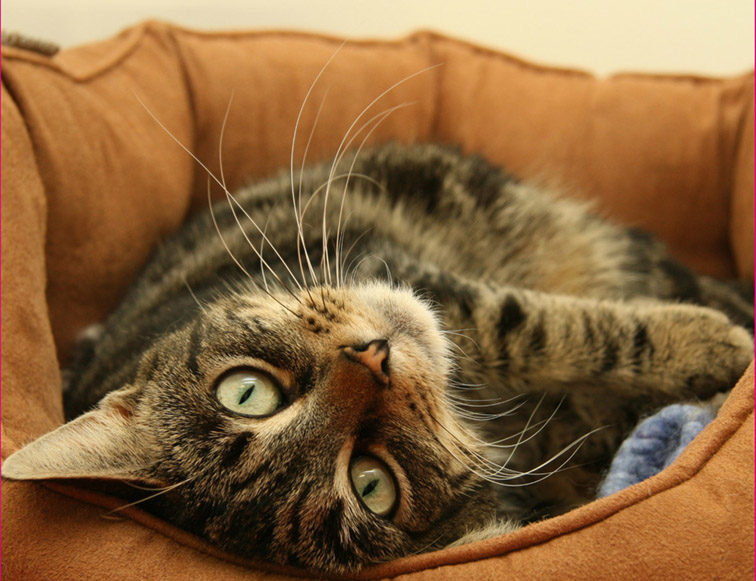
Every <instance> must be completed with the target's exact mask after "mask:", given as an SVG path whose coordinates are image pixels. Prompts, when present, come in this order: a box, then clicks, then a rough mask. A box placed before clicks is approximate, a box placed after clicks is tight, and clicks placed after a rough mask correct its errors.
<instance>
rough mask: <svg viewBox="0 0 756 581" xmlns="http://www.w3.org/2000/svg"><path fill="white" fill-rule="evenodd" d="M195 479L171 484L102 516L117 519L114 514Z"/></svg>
mask: <svg viewBox="0 0 756 581" xmlns="http://www.w3.org/2000/svg"><path fill="white" fill-rule="evenodd" d="M194 478H196V476H193V477H191V478H187V479H186V480H182V481H181V482H177V483H176V484H171V485H170V486H165V487H163V488H161V489H160V490H158V491H157V492H156V493H155V494H151V495H149V496H146V497H144V498H140V499H139V500H135V501H134V502H130V503H128V504H124V505H123V506H119V507H116V508H114V509H112V510H109V511H108V512H106V513H105V514H103V515H102V518H106V519H113V518H115V517H114V516H113V514H114V513H117V512H119V511H121V510H124V509H126V508H130V507H132V506H136V505H138V504H141V503H143V502H146V501H148V500H152V499H153V498H156V497H158V496H161V495H163V494H165V493H167V492H170V491H171V490H175V489H176V488H178V487H179V486H183V485H184V484H187V483H188V482H191V481H192V480H193V479H194ZM134 488H140V487H139V486H134ZM142 490H148V489H146V488H142Z"/></svg>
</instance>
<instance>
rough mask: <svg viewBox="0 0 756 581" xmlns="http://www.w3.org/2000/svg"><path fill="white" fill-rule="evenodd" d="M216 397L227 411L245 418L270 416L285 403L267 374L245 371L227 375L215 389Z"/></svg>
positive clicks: (251, 370) (250, 370)
mask: <svg viewBox="0 0 756 581" xmlns="http://www.w3.org/2000/svg"><path fill="white" fill-rule="evenodd" d="M215 397H217V398H218V401H219V402H220V403H221V404H222V405H223V406H224V407H225V408H227V409H229V410H231V411H232V412H236V413H238V414H242V415H245V416H253V417H259V416H268V415H270V414H272V413H273V412H274V411H276V410H277V409H278V408H279V407H280V406H281V402H282V401H283V394H282V393H281V390H280V389H279V387H278V386H277V385H276V384H275V382H274V381H273V380H272V379H271V378H270V377H268V376H267V375H266V374H264V373H262V372H259V371H255V370H253V369H243V370H239V371H234V372H233V373H229V374H228V375H225V376H224V377H223V378H222V379H221V380H220V382H219V383H218V387H217V388H216V389H215Z"/></svg>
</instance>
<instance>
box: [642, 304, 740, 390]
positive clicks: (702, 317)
mask: <svg viewBox="0 0 756 581" xmlns="http://www.w3.org/2000/svg"><path fill="white" fill-rule="evenodd" d="M658 314H660V315H661V316H660V317H658V319H657V320H656V322H655V323H656V324H655V325H654V331H655V332H654V334H655V335H656V338H657V341H656V349H657V353H656V359H657V361H658V362H660V363H661V364H664V365H665V368H666V372H667V373H668V374H669V375H668V377H669V379H670V382H671V383H670V388H671V391H677V390H680V391H681V393H682V394H683V395H686V396H689V397H699V398H700V397H711V396H712V395H713V394H715V393H716V392H719V391H724V390H727V389H730V388H731V387H733V386H734V385H735V383H736V382H737V380H738V379H739V378H740V376H741V375H742V374H743V372H744V371H745V369H746V368H747V367H748V365H749V364H750V363H751V361H752V360H753V356H754V342H753V338H752V336H751V334H750V333H748V331H746V330H745V329H744V328H743V327H740V326H739V325H735V324H733V323H731V322H730V320H729V319H728V318H727V316H725V315H724V314H722V313H721V312H719V311H715V310H713V309H708V308H705V307H695V306H688V305H675V306H667V307H665V308H663V310H662V312H661V313H658Z"/></svg>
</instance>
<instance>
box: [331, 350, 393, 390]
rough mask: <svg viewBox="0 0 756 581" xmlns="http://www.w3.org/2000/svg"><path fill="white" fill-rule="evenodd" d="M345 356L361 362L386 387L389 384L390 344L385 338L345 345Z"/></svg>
mask: <svg viewBox="0 0 756 581" xmlns="http://www.w3.org/2000/svg"><path fill="white" fill-rule="evenodd" d="M342 352H343V353H344V356H345V357H346V358H347V359H350V360H351V361H354V362H356V363H361V364H362V365H364V366H365V367H367V368H368V369H369V370H370V371H371V372H372V373H373V377H374V378H375V380H376V381H377V382H378V383H379V384H381V385H382V386H384V387H388V384H389V344H388V341H386V340H385V339H376V340H375V341H371V342H370V343H367V344H365V345H355V346H353V347H344V348H343V351H342Z"/></svg>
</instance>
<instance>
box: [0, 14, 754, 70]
mask: <svg viewBox="0 0 756 581" xmlns="http://www.w3.org/2000/svg"><path fill="white" fill-rule="evenodd" d="M146 18H159V19H163V20H170V21H173V22H175V23H177V24H181V25H184V26H189V27H196V28H214V29H218V28H296V29H306V30H316V31H323V32H329V33H333V34H336V35H339V36H353V37H364V36H378V37H395V36H400V35H402V34H405V33H407V32H410V31H412V30H416V29H418V28H432V29H436V30H439V31H443V32H446V33H448V34H452V35H455V36H459V37H462V38H466V39H470V40H473V41H476V42H479V43H482V44H485V45H489V46H493V47H496V48H499V49H503V50H507V51H510V52H513V53H515V54H518V55H520V56H523V57H526V58H528V59H530V60H535V61H540V62H543V63H547V64H556V65H565V66H573V67H579V68H583V69H587V70H590V71H593V72H595V73H598V74H607V73H611V72H613V71H619V70H644V71H660V72H697V73H707V74H714V75H727V74H737V73H740V72H743V71H744V70H747V69H750V68H753V65H754V59H753V56H754V51H753V47H754V2H753V0H456V1H454V2H451V1H443V0H433V1H431V0H425V1H413V0H370V1H365V0H322V1H319V0H68V1H66V0H5V1H3V2H2V26H3V28H4V29H5V30H8V31H16V32H24V33H27V34H29V35H33V36H38V37H42V38H46V39H48V40H52V41H55V42H57V43H59V44H62V45H64V46H68V45H72V44H78V43H82V42H87V41H90V40H94V39H97V38H102V37H106V36H109V35H111V34H114V33H115V32H117V31H118V30H120V29H122V28H124V27H126V26H129V25H131V24H133V23H135V22H138V21H140V20H143V19H146Z"/></svg>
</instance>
